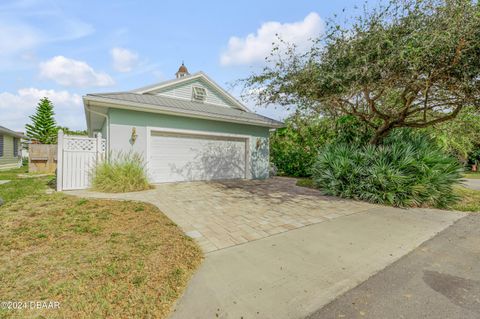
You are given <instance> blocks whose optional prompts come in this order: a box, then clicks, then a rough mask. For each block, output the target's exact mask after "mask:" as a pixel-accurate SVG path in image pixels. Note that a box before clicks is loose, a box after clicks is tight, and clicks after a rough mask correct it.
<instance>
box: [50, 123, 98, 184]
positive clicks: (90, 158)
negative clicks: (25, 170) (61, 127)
mask: <svg viewBox="0 0 480 319" xmlns="http://www.w3.org/2000/svg"><path fill="white" fill-rule="evenodd" d="M57 147H58V149H57V191H62V190H73V189H85V188H89V187H90V184H91V175H92V170H93V169H94V167H95V165H97V163H99V162H100V161H102V160H104V159H105V149H106V142H105V139H103V138H102V134H100V133H98V135H97V137H94V138H91V137H83V136H69V135H64V133H63V131H59V132H58V142H57Z"/></svg>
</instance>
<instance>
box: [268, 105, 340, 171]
mask: <svg viewBox="0 0 480 319" xmlns="http://www.w3.org/2000/svg"><path fill="white" fill-rule="evenodd" d="M285 124H286V126H285V127H283V128H280V129H278V130H276V131H275V132H274V133H272V134H271V136H270V158H271V162H272V163H273V164H274V165H275V167H276V168H277V169H278V173H279V174H281V175H288V176H296V177H303V176H310V171H309V170H310V168H311V167H312V165H313V163H314V161H315V157H316V156H317V151H318V148H319V147H320V146H323V145H324V144H325V143H326V142H328V141H329V140H330V139H331V138H332V137H333V136H332V134H333V133H334V132H333V130H332V126H333V125H332V121H329V120H327V119H313V118H305V117H301V116H298V115H294V116H292V117H290V118H288V119H287V120H285Z"/></svg>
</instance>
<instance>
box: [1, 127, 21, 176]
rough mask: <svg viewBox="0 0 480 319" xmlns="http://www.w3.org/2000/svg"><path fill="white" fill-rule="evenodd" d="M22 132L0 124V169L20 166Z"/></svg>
mask: <svg viewBox="0 0 480 319" xmlns="http://www.w3.org/2000/svg"><path fill="white" fill-rule="evenodd" d="M23 137H24V136H23V134H22V133H18V132H15V131H12V130H9V129H8V128H6V127H3V126H0V170H2V169H10V168H15V167H20V166H22V144H21V139H22V138H23Z"/></svg>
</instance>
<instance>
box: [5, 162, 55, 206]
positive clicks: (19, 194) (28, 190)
mask: <svg viewBox="0 0 480 319" xmlns="http://www.w3.org/2000/svg"><path fill="white" fill-rule="evenodd" d="M27 171H28V168H27V167H25V166H24V167H21V168H17V169H12V170H7V171H0V180H10V182H9V183H6V184H1V185H0V198H2V199H3V200H4V201H5V202H6V203H8V202H11V201H15V200H18V199H21V198H23V197H25V196H29V195H35V194H43V193H45V190H46V189H47V184H48V183H50V182H51V181H52V180H53V179H54V176H53V175H50V176H41V177H39V176H38V175H39V174H28V173H27ZM19 174H25V175H28V176H31V177H26V178H20V177H19V176H18V175H19Z"/></svg>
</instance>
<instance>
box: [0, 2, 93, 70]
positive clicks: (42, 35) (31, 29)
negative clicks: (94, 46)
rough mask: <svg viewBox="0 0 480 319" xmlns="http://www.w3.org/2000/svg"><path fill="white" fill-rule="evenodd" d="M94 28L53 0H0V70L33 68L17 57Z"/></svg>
mask: <svg viewBox="0 0 480 319" xmlns="http://www.w3.org/2000/svg"><path fill="white" fill-rule="evenodd" d="M94 31H95V29H94V28H93V26H92V25H90V24H88V23H86V22H84V21H82V20H81V19H78V18H76V17H74V16H71V15H69V14H67V13H65V12H64V11H63V10H61V9H60V7H59V6H57V5H55V4H54V3H45V2H41V1H31V0H29V1H2V2H1V4H0V69H2V70H10V69H16V70H18V68H19V67H28V68H30V67H33V66H35V65H36V63H33V62H34V61H31V60H24V59H19V57H21V56H23V55H25V54H28V55H35V53H36V52H35V51H36V50H38V49H39V48H42V47H46V46H47V45H51V44H56V43H59V42H65V41H70V40H75V39H79V38H82V37H85V36H88V35H89V34H92V33H93V32H94Z"/></svg>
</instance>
